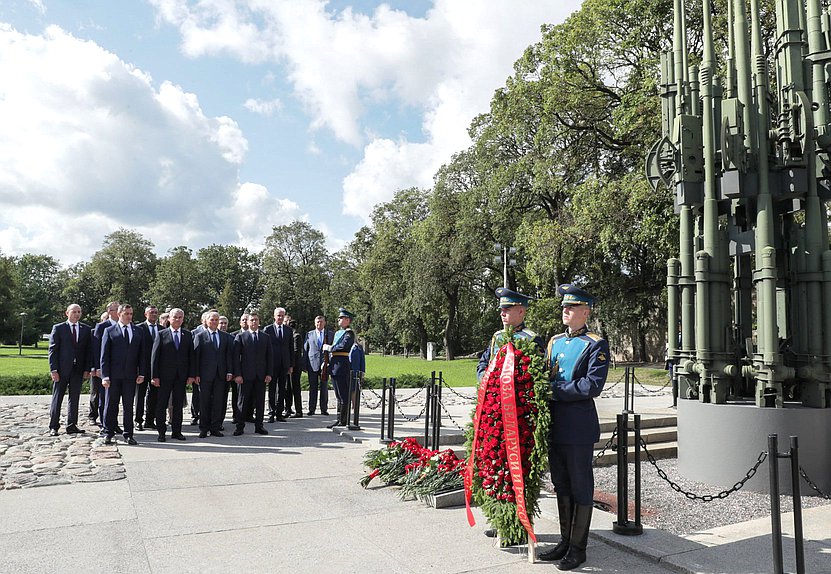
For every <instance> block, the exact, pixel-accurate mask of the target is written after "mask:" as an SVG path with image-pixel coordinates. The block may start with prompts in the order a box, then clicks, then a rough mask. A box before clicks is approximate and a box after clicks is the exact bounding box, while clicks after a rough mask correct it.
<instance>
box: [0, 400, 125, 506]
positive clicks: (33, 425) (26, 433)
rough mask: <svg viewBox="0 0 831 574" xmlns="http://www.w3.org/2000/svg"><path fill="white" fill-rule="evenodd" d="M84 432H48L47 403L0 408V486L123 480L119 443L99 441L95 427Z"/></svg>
mask: <svg viewBox="0 0 831 574" xmlns="http://www.w3.org/2000/svg"><path fill="white" fill-rule="evenodd" d="M81 419H82V420H83V421H86V419H84V418H83V417H81ZM79 426H80V427H81V428H84V426H83V424H81V425H79ZM61 430H62V431H63V429H61ZM85 430H86V431H87V432H86V433H85V434H75V435H68V434H66V433H65V432H61V434H60V435H58V436H56V437H52V436H49V434H48V433H49V405H48V404H46V405H44V404H37V403H31V404H13V405H9V404H6V405H3V406H2V407H0V490H11V489H15V488H29V487H33V486H49V485H53V484H69V483H72V482H99V481H105V480H119V479H121V478H124V476H125V473H124V464H123V463H122V461H121V455H120V454H119V453H118V447H117V446H116V445H115V444H112V445H105V444H103V443H102V441H101V440H99V439H98V427H96V426H92V427H90V426H86V428H85Z"/></svg>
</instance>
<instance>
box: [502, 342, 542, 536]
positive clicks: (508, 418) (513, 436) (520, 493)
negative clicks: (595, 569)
mask: <svg viewBox="0 0 831 574" xmlns="http://www.w3.org/2000/svg"><path fill="white" fill-rule="evenodd" d="M507 347H508V348H507V350H506V353H505V362H504V363H503V365H502V373H501V376H500V377H499V382H500V395H501V396H500V399H501V402H502V424H503V427H504V433H505V450H506V452H507V454H508V470H509V471H510V473H511V482H512V483H513V487H514V500H515V502H516V513H517V517H518V518H519V521H520V523H522V526H523V527H525V532H527V533H528V537H529V538H530V539H531V540H533V541H534V542H536V541H537V537H536V536H535V535H534V527H533V525H532V524H531V520H530V518H528V511H527V509H526V507H525V481H524V480H523V476H522V456H521V453H520V445H519V423H518V421H517V413H516V389H515V387H514V346H513V344H511V343H508V344H507Z"/></svg>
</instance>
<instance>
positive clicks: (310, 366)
mask: <svg viewBox="0 0 831 574" xmlns="http://www.w3.org/2000/svg"><path fill="white" fill-rule="evenodd" d="M334 336H335V332H334V331H332V329H324V330H323V344H325V345H331V344H332V339H333V338H334ZM303 356H304V358H305V361H304V367H305V369H306V371H307V372H312V371H315V372H317V371H319V370H320V369H321V367H322V366H323V349H322V348H321V347H320V346H319V345H318V344H317V329H312V330H311V331H309V332H308V333H306V340H305V341H304V342H303Z"/></svg>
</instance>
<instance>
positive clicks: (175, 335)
mask: <svg viewBox="0 0 831 574" xmlns="http://www.w3.org/2000/svg"><path fill="white" fill-rule="evenodd" d="M184 321H185V312H184V311H182V310H181V309H171V310H170V327H168V328H167V329H162V330H161V331H159V335H158V336H157V337H156V340H155V341H153V350H152V351H151V352H150V373H151V376H152V381H151V383H152V384H153V386H155V387H157V388H158V389H159V397H158V404H157V405H156V430H157V431H159V439H158V440H159V442H164V441H165V440H166V438H165V433H166V432H167V425H166V424H165V411H166V410H167V402H168V400H169V399H170V397H171V396H172V397H173V407H172V408H173V415H172V417H171V421H170V422H171V429H172V433H171V436H172V437H173V438H175V439H176V440H185V435H183V434H182V410H183V409H184V408H185V393H186V392H187V389H186V386H187V385H188V384H192V383H193V382H194V376H195V371H196V361H195V360H194V351H193V336H192V335H191V334H190V331H188V330H187V329H183V328H182V323H183V322H184Z"/></svg>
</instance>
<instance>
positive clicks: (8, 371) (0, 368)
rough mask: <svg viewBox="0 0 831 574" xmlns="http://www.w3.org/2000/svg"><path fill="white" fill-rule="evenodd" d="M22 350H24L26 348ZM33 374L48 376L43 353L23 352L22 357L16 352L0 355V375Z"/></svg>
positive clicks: (47, 363) (47, 366)
mask: <svg viewBox="0 0 831 574" xmlns="http://www.w3.org/2000/svg"><path fill="white" fill-rule="evenodd" d="M15 351H17V349H15ZM23 351H24V352H25V351H26V349H23ZM34 375H43V376H44V377H48V376H49V361H48V359H47V357H46V354H45V353H44V354H42V355H39V356H38V355H26V354H24V355H23V356H22V357H19V356H17V354H15V355H0V377H16V376H34Z"/></svg>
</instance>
